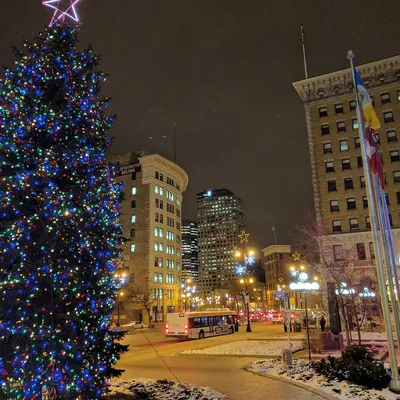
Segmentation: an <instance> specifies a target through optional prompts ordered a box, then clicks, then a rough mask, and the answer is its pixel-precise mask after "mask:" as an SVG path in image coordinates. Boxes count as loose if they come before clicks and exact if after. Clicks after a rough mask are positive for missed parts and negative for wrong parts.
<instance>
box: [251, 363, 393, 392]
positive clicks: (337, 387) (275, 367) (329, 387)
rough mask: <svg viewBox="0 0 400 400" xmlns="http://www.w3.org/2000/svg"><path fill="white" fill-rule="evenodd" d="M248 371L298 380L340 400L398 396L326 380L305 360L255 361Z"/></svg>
mask: <svg viewBox="0 0 400 400" xmlns="http://www.w3.org/2000/svg"><path fill="white" fill-rule="evenodd" d="M248 370H249V371H251V372H255V373H258V374H260V375H273V376H279V377H282V378H286V379H290V380H294V381H298V382H300V383H303V384H305V385H307V386H310V387H313V388H317V389H320V390H322V391H324V392H326V393H328V394H330V395H333V396H335V397H337V398H338V399H341V400H348V399H354V398H357V399H358V400H397V399H399V396H398V395H396V394H394V393H392V392H390V391H389V390H388V389H384V390H381V391H380V390H374V389H366V388H363V387H361V386H359V385H354V384H352V383H349V382H345V381H342V382H339V381H336V380H333V381H328V380H327V379H326V378H325V377H324V376H322V375H318V374H317V373H316V372H315V371H314V370H313V369H312V368H311V367H310V365H309V363H307V362H303V361H298V360H296V361H294V363H293V365H292V366H284V365H282V363H281V362H280V361H278V360H270V361H255V362H253V363H252V364H251V365H250V367H249V368H248Z"/></svg>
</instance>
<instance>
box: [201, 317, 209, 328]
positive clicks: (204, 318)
mask: <svg viewBox="0 0 400 400" xmlns="http://www.w3.org/2000/svg"><path fill="white" fill-rule="evenodd" d="M201 326H208V321H207V317H201Z"/></svg>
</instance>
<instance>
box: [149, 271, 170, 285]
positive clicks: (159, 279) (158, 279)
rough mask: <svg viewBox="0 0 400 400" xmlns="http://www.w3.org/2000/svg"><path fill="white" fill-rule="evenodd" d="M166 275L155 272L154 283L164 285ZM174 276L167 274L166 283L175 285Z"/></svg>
mask: <svg viewBox="0 0 400 400" xmlns="http://www.w3.org/2000/svg"><path fill="white" fill-rule="evenodd" d="M163 278H164V275H163V273H162V272H155V273H154V277H153V281H154V282H156V283H162V282H163ZM174 279H175V277H174V275H172V274H166V276H165V283H174Z"/></svg>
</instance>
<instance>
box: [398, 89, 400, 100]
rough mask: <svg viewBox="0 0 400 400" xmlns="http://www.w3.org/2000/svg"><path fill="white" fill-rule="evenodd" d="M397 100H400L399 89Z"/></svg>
mask: <svg viewBox="0 0 400 400" xmlns="http://www.w3.org/2000/svg"><path fill="white" fill-rule="evenodd" d="M397 100H400V89H398V90H397Z"/></svg>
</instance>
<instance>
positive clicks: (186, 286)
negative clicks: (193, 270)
mask: <svg viewBox="0 0 400 400" xmlns="http://www.w3.org/2000/svg"><path fill="white" fill-rule="evenodd" d="M191 283H192V280H191V279H190V278H188V279H186V280H185V281H183V282H182V283H181V289H182V292H183V293H182V298H183V299H184V302H183V306H184V311H186V300H187V299H189V300H190V298H191V297H192V296H194V295H195V293H197V288H196V286H195V285H193V286H192V285H191Z"/></svg>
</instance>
